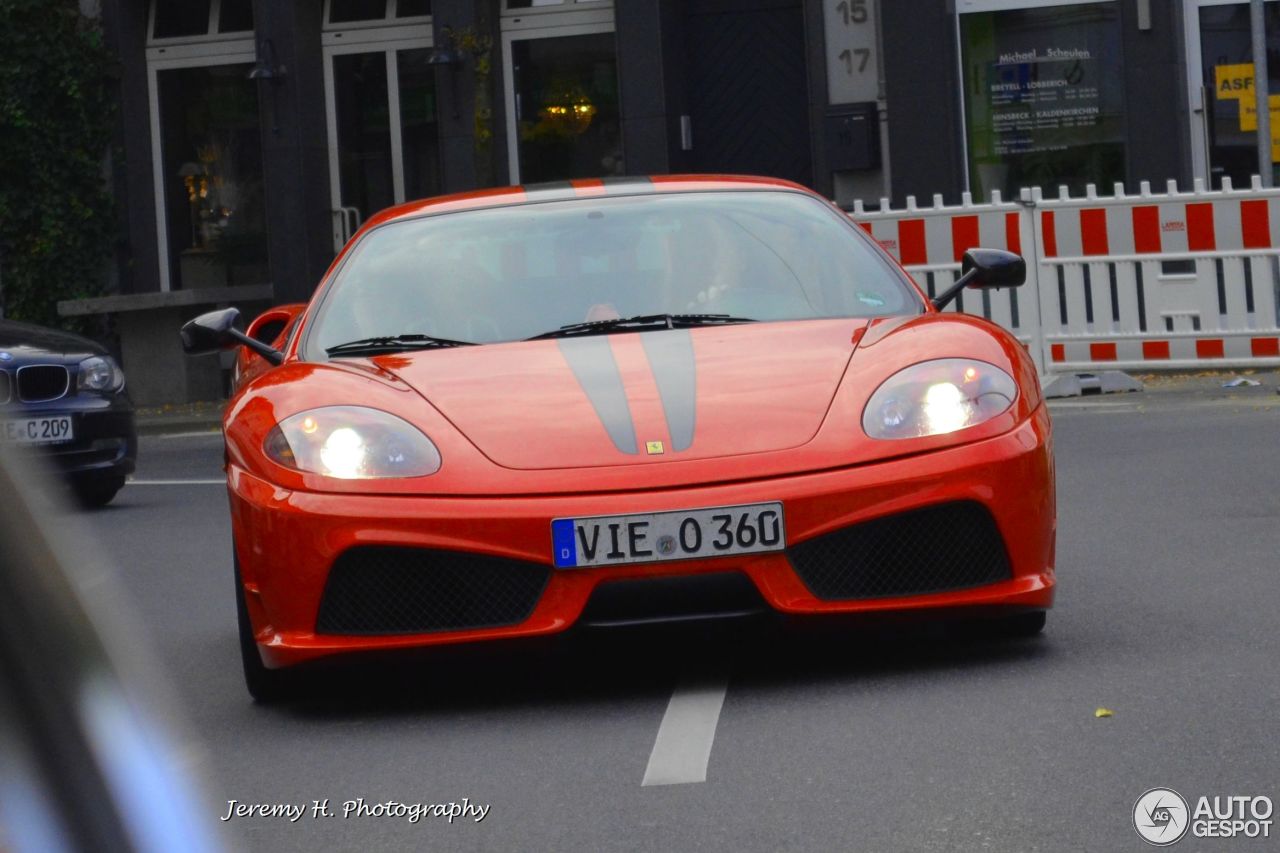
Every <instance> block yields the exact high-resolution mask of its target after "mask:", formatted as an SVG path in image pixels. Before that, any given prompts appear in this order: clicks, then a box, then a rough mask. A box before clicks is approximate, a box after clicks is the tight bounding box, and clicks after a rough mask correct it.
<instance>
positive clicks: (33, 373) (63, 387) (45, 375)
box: [18, 364, 70, 403]
mask: <svg viewBox="0 0 1280 853" xmlns="http://www.w3.org/2000/svg"><path fill="white" fill-rule="evenodd" d="M69 382H70V374H69V373H68V372H67V369H66V368H65V367H63V366H62V365H60V364H34V365H31V366H30V367H19V368H18V399H20V400H22V401H23V402H26V403H40V402H43V401H45V400H56V399H58V398H59V397H61V396H63V395H64V394H66V393H67V389H68V386H69Z"/></svg>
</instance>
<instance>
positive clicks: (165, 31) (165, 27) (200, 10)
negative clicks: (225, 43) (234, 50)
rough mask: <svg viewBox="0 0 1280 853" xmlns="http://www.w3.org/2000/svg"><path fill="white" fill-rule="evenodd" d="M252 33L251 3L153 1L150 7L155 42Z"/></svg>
mask: <svg viewBox="0 0 1280 853" xmlns="http://www.w3.org/2000/svg"><path fill="white" fill-rule="evenodd" d="M252 31H253V2H252V0H154V2H153V3H152V6H151V38H152V40H153V41H163V40H166V39H206V38H208V37H210V36H218V35H222V34H229V33H249V32H252Z"/></svg>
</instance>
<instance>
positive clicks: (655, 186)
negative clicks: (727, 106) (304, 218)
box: [362, 175, 821, 230]
mask: <svg viewBox="0 0 1280 853" xmlns="http://www.w3.org/2000/svg"><path fill="white" fill-rule="evenodd" d="M760 189H782V190H790V191H792V192H797V191H798V192H802V193H805V194H807V195H812V196H814V197H815V198H821V196H819V195H817V193H814V192H813V191H812V190H810V189H809V188H808V187H805V186H801V185H800V184H797V183H793V182H791V181H785V180H782V179H781V178H765V177H754V176H749V175H651V176H648V177H643V176H641V177H618V178H579V179H574V180H568V181H553V182H550V183H543V184H525V185H523V186H510V187H492V188H489V189H482V190H472V191H470V192H464V193H454V194H453V195H443V196H435V197H433V198H428V199H420V200H418V201H410V202H405V203H404V204H400V205H396V206H395V207H390V208H387V209H386V210H383V211H381V212H380V213H378V214H376V215H375V216H373V217H371V218H370V219H369V221H368V222H367V223H366V225H365V227H366V228H371V227H374V226H377V225H381V224H383V223H385V222H390V221H393V220H397V219H408V218H412V217H415V216H421V215H424V214H432V213H449V212H452V211H455V210H470V209H474V208H480V207H509V206H513V205H518V204H527V203H530V202H540V201H562V200H568V199H575V198H593V197H601V196H621V195H645V194H648V193H678V192H707V191H710V190H760ZM362 230H364V229H362Z"/></svg>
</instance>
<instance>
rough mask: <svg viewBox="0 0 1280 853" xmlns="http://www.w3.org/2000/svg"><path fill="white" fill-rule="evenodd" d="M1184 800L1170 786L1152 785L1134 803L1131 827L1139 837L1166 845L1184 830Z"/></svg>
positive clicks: (1185, 817) (1185, 806)
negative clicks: (1156, 786)
mask: <svg viewBox="0 0 1280 853" xmlns="http://www.w3.org/2000/svg"><path fill="white" fill-rule="evenodd" d="M1188 817H1189V816H1188V814H1187V801H1186V800H1184V799H1182V795H1181V794H1179V793H1178V792H1177V791H1174V790H1172V789H1170V788H1152V789H1151V790H1150V791H1147V792H1146V793H1145V794H1143V795H1142V796H1141V797H1138V801H1137V802H1136V803H1134V804H1133V828H1134V829H1136V830H1138V834H1139V835H1141V836H1142V840H1143V841H1145V842H1147V843H1148V844H1154V845H1156V846H1157V847H1167V846H1169V845H1170V844H1173V843H1174V842H1175V841H1177V840H1178V839H1180V838H1182V836H1184V835H1186V834H1187V825H1188V824H1189V822H1190V821H1189V820H1188Z"/></svg>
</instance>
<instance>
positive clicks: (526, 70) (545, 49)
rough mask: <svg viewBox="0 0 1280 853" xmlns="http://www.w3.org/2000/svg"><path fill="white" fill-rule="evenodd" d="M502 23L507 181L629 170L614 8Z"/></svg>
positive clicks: (511, 16) (506, 19)
mask: <svg viewBox="0 0 1280 853" xmlns="http://www.w3.org/2000/svg"><path fill="white" fill-rule="evenodd" d="M517 12H519V10H518V9H515V8H514V7H513V8H512V9H511V10H510V11H509V12H508V13H506V14H507V15H508V16H507V17H504V18H503V21H502V28H503V35H502V44H503V54H504V60H505V62H504V65H505V67H506V69H507V74H506V78H505V80H504V84H505V86H504V88H505V90H506V100H507V115H508V116H510V117H511V121H510V125H511V130H510V132H508V134H507V145H508V148H507V152H508V166H509V169H510V174H511V182H512V183H525V184H531V183H539V182H542V181H558V180H566V179H569V178H597V177H608V176H610V175H621V174H625V172H626V161H625V159H624V157H623V151H622V125H621V122H620V121H619V110H618V58H617V48H616V40H615V36H614V28H613V10H612V9H611V8H598V9H591V10H588V11H569V12H567V13H562V12H559V11H557V12H555V13H553V14H543V15H537V14H527V15H526V14H524V13H520V14H516V13H517Z"/></svg>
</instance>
